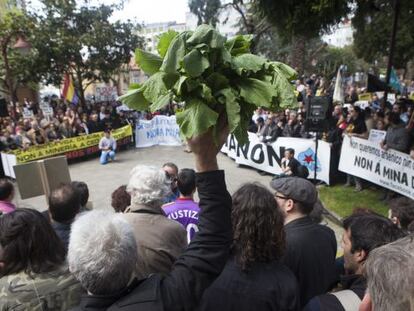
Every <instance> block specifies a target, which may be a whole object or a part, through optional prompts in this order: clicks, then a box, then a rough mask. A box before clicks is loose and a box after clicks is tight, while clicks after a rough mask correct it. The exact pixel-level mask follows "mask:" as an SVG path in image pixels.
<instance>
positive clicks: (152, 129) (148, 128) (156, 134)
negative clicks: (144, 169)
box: [135, 116, 182, 148]
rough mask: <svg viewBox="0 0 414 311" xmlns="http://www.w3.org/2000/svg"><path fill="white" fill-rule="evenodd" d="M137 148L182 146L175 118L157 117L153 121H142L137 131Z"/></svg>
mask: <svg viewBox="0 0 414 311" xmlns="http://www.w3.org/2000/svg"><path fill="white" fill-rule="evenodd" d="M135 138H136V139H135V145H136V147H137V148H143V147H151V146H154V145H166V146H181V145H182V142H181V138H180V129H179V127H178V125H177V122H176V120H175V116H171V117H167V116H155V117H154V118H153V119H152V120H149V121H146V120H140V121H139V123H138V124H137V126H136V131H135Z"/></svg>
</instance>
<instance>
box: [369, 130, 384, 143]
mask: <svg viewBox="0 0 414 311" xmlns="http://www.w3.org/2000/svg"><path fill="white" fill-rule="evenodd" d="M385 135H387V132H386V131H380V130H374V129H372V130H370V131H369V137H368V140H369V141H372V142H373V143H376V144H379V143H380V142H382V141H383V140H384V139H385Z"/></svg>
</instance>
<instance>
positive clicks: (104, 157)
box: [99, 150, 115, 164]
mask: <svg viewBox="0 0 414 311" xmlns="http://www.w3.org/2000/svg"><path fill="white" fill-rule="evenodd" d="M109 159H111V160H112V161H113V160H115V150H110V151H102V153H101V158H100V159H99V161H100V162H101V164H106V163H108V160H109Z"/></svg>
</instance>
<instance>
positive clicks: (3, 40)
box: [0, 10, 41, 102]
mask: <svg viewBox="0 0 414 311" xmlns="http://www.w3.org/2000/svg"><path fill="white" fill-rule="evenodd" d="M34 28H35V20H34V19H33V18H32V17H30V16H29V15H27V14H25V13H24V12H20V11H17V10H10V11H8V12H6V14H5V15H3V16H2V18H1V19H0V91H2V92H5V93H7V94H8V95H9V96H10V99H11V100H12V101H13V102H16V101H17V88H18V86H19V85H22V84H27V83H36V82H39V81H40V79H41V75H40V74H39V73H40V71H38V70H36V66H37V60H38V59H37V55H38V53H37V51H36V50H34V49H32V50H30V51H28V53H27V54H25V55H22V54H20V53H19V51H17V50H16V49H14V48H13V46H14V44H15V43H16V41H17V40H18V38H19V37H21V38H24V39H26V40H28V41H29V42H30V41H31V40H33V39H34V37H33V34H34V33H33V31H34Z"/></svg>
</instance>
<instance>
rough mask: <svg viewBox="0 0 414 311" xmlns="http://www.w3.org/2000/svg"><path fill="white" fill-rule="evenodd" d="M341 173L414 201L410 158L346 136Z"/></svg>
mask: <svg viewBox="0 0 414 311" xmlns="http://www.w3.org/2000/svg"><path fill="white" fill-rule="evenodd" d="M339 170H340V171H342V172H344V173H347V174H350V175H353V176H357V177H360V178H363V179H365V180H368V181H370V182H372V183H375V184H377V185H380V186H382V187H384V188H387V189H390V190H392V191H395V192H398V193H401V194H402V195H404V196H407V197H409V198H411V199H414V160H413V159H411V157H410V156H409V155H408V154H405V153H402V152H399V151H396V150H392V149H389V150H384V149H381V148H380V146H379V145H378V144H377V143H374V142H371V141H369V140H365V139H361V138H356V137H352V138H351V137H349V136H345V137H344V141H343V143H342V150H341V158H340V161H339Z"/></svg>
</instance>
